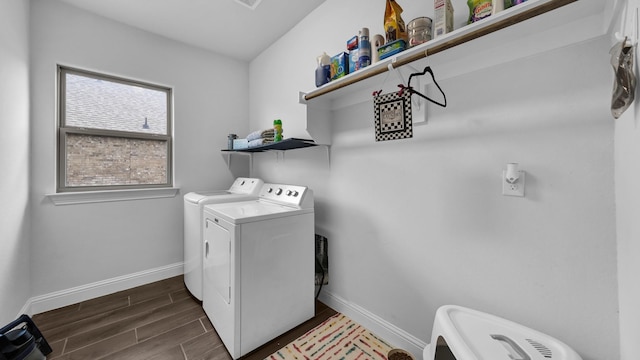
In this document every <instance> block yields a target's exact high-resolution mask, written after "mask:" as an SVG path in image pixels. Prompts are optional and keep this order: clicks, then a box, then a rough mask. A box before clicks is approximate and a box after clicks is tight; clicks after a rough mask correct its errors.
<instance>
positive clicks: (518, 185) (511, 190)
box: [502, 170, 525, 197]
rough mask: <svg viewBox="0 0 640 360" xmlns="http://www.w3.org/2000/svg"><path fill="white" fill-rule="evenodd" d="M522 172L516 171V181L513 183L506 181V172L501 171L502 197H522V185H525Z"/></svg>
mask: <svg viewBox="0 0 640 360" xmlns="http://www.w3.org/2000/svg"><path fill="white" fill-rule="evenodd" d="M524 179H525V173H524V171H522V170H520V171H518V180H516V182H514V183H510V182H508V181H507V171H506V170H503V171H502V195H504V196H522V197H523V196H524V184H525V181H524Z"/></svg>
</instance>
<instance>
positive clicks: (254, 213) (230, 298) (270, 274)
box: [203, 184, 315, 359]
mask: <svg viewBox="0 0 640 360" xmlns="http://www.w3.org/2000/svg"><path fill="white" fill-rule="evenodd" d="M203 222H204V243H205V256H204V287H203V307H204V310H205V312H206V314H207V316H208V317H209V319H210V320H211V322H212V323H213V326H214V327H215V329H216V331H217V332H218V335H220V338H221V339H222V342H223V343H224V345H225V346H226V348H227V350H228V351H229V353H230V354H231V356H232V357H233V358H234V359H237V358H239V357H241V356H243V355H245V354H247V353H248V352H250V351H252V350H254V349H256V348H257V347H259V346H260V345H263V344H264V343H266V342H268V341H269V340H272V339H273V338H275V337H277V336H278V335H281V334H282V333H284V332H286V331H288V330H290V329H292V328H294V327H295V326H297V325H299V324H301V323H303V322H305V321H307V320H308V319H310V318H312V317H313V316H314V313H315V299H314V273H315V264H314V256H315V255H314V208H313V192H312V191H311V189H309V188H307V187H304V186H294V185H282V184H264V185H263V186H262V189H261V190H260V193H259V197H258V199H257V200H253V201H243V202H236V203H227V204H212V205H207V206H205V207H204V213H203Z"/></svg>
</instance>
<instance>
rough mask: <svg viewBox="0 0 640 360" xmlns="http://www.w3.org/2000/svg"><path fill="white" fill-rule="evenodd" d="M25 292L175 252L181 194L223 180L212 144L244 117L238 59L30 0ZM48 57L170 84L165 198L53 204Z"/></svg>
mask: <svg viewBox="0 0 640 360" xmlns="http://www.w3.org/2000/svg"><path fill="white" fill-rule="evenodd" d="M31 14H32V17H31V31H32V35H31V51H32V67H31V71H32V73H31V74H32V99H31V100H32V104H33V111H32V127H33V136H32V141H33V157H32V162H31V164H32V174H33V176H32V195H33V198H32V199H33V200H32V201H33V203H32V207H33V250H32V258H33V261H32V264H31V267H32V272H33V274H32V275H33V276H32V277H33V291H32V294H33V295H34V296H39V295H45V294H49V293H52V292H57V291H64V290H66V289H70V288H73V287H77V286H83V285H86V284H92V283H95V282H99V281H104V280H108V279H112V278H116V277H120V276H125V275H128V274H132V273H137V272H141V271H146V270H150V269H155V268H161V267H163V266H168V265H171V264H176V263H181V262H182V261H183V252H182V248H183V240H182V231H183V229H182V206H183V200H182V195H184V194H185V193H187V192H189V191H194V190H203V189H223V188H227V187H228V186H229V185H230V184H231V182H232V181H233V175H232V173H231V172H230V171H229V170H228V169H227V165H226V163H225V160H224V158H223V157H222V156H221V155H220V151H219V150H220V149H222V148H226V144H227V136H226V134H228V133H242V132H245V131H246V129H247V118H248V109H247V106H248V98H247V95H246V94H247V90H248V64H247V63H243V62H239V61H237V60H232V59H229V58H226V57H223V56H219V55H216V54H213V53H211V52H207V51H203V50H199V49H195V48H193V47H190V46H186V45H183V44H180V43H177V42H174V41H171V40H168V39H166V38H162V37H159V36H156V35H152V34H149V33H147V32H143V31H140V30H137V29H135V28H132V27H129V26H125V25H123V24H120V23H116V22H113V21H110V20H107V19H104V18H101V17H97V16H94V15H91V14H89V13H87V12H84V11H82V10H79V9H77V8H74V7H71V6H68V5H66V4H64V3H59V2H57V1H48V0H47V1H42V0H35V1H33V3H32V13H31ZM56 64H64V65H68V66H74V67H79V68H83V69H89V70H95V71H99V72H104V73H107V74H114V75H118V76H123V77H129V78H133V79H139V80H143V81H147V82H151V83H158V84H161V85H168V86H170V87H172V88H173V89H174V135H175V138H174V139H175V153H174V162H175V185H176V186H177V187H179V188H180V194H179V195H178V196H176V197H175V198H169V199H154V200H136V201H121V202H107V203H95V204H86V205H66V206H54V205H53V204H52V203H51V201H50V200H49V199H48V198H47V197H46V194H51V193H54V192H55V181H54V179H55V152H56V151H55V149H56V145H55V144H56Z"/></svg>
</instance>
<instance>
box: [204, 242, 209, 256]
mask: <svg viewBox="0 0 640 360" xmlns="http://www.w3.org/2000/svg"><path fill="white" fill-rule="evenodd" d="M204 257H207V258H208V257H209V242H208V241H205V242H204Z"/></svg>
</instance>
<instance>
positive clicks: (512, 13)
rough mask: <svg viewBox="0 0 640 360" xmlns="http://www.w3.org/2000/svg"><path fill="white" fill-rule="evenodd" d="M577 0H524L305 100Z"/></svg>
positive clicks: (345, 79)
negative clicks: (524, 0) (525, 0)
mask: <svg viewBox="0 0 640 360" xmlns="http://www.w3.org/2000/svg"><path fill="white" fill-rule="evenodd" d="M576 1H577V0H529V1H527V2H525V3H522V4H519V5H516V6H513V7H511V8H509V9H507V10H504V11H502V12H499V13H498V14H496V15H493V16H490V17H488V18H486V19H483V20H480V21H478V22H475V23H473V24H469V25H467V26H464V27H462V28H460V29H457V30H455V31H453V32H451V33H448V34H445V35H442V36H440V37H438V38H436V39H433V40H430V41H428V42H426V43H424V44H421V45H418V46H416V47H413V48H411V49H408V50H405V51H403V52H401V53H399V54H397V55H395V56H393V57H390V58H387V59H385V60H382V61H380V62H378V63H376V64H373V65H371V66H369V67H367V68H364V69H362V70H358V71H356V72H354V73H352V74H349V75H347V76H345V77H343V78H341V79H338V80H335V81H332V82H330V83H328V84H325V85H323V86H321V87H319V88H317V89H315V90H312V91H309V92H308V93H306V94H305V95H304V100H311V99H313V98H316V97H319V96H322V95H325V94H328V93H330V92H332V91H335V90H338V89H341V88H343V87H346V86H349V85H352V84H355V83H357V82H360V81H362V80H365V79H368V78H371V77H373V76H376V75H379V74H382V73H385V72H387V71H389V65H391V67H393V68H398V67H400V66H403V65H406V64H409V63H411V62H414V61H416V60H420V59H423V58H425V57H427V56H430V55H434V54H437V53H439V52H442V51H445V50H447V49H451V48H453V47H455V46H458V45H461V44H464V43H466V42H468V41H471V40H474V39H477V38H480V37H483V36H486V35H488V34H491V33H493V32H496V31H499V30H502V29H504V28H507V27H509V26H512V25H515V24H518V23H520V22H523V21H526V20H528V19H531V18H533V17H536V16H538V15H541V14H544V13H547V12H549V11H552V10H555V9H557V8H560V7H562V6H565V5H567V4H570V3H573V2H576Z"/></svg>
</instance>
